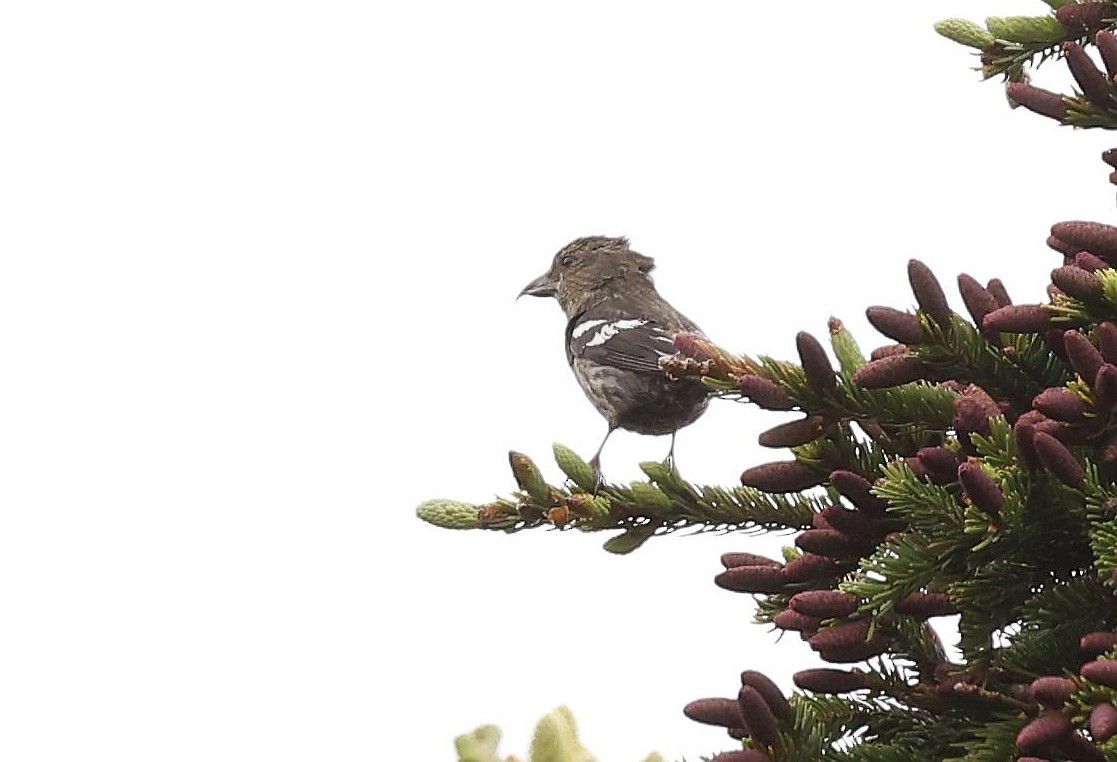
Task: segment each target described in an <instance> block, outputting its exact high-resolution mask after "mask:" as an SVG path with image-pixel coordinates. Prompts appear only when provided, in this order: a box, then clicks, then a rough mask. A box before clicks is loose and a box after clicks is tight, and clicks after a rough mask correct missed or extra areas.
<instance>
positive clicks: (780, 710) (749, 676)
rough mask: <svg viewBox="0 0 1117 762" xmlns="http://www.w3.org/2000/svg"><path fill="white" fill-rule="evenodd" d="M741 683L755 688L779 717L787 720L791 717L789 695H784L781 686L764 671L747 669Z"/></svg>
mask: <svg viewBox="0 0 1117 762" xmlns="http://www.w3.org/2000/svg"><path fill="white" fill-rule="evenodd" d="M741 685H742V686H746V685H747V686H749V687H752V688H755V689H756V692H757V693H759V694H760V695H761V697H762V698H763V699H764V703H766V704H767V705H768V708H769V709H771V710H772V714H774V715H775V716H776V718H777V719H780V720H786V719H787V718H789V717H791V704H789V703H788V701H787V696H784V695H783V691H781V690H780V688H779V686H778V685H776V684H775V683H774V682H773V681H772V678H770V677H768V676H767V675H766V674H764V673H763V672H757V671H756V670H755V669H746V670H745V671H744V672H742V673H741Z"/></svg>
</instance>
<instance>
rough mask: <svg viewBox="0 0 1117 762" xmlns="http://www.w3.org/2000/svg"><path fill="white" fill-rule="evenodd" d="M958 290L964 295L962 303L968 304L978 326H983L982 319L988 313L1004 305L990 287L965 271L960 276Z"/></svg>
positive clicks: (967, 308) (968, 310)
mask: <svg viewBox="0 0 1117 762" xmlns="http://www.w3.org/2000/svg"><path fill="white" fill-rule="evenodd" d="M958 292H959V293H960V294H961V295H962V303H963V304H965V305H966V311H967V312H969V313H970V317H972V318H973V322H974V325H976V326H981V321H982V320H984V319H985V316H986V315H988V314H989V313H990V312H992V311H993V310H996V309H998V308H1000V307H1001V306H1002V305H1001V304H1000V303H998V302H997V298H996V297H995V296H993V294H992V293H990V292H989V289H987V288H985V286H983V285H981V284H980V283H978V282H977V280H976V279H975V278H972V277H970V276H969V275H966V274H965V273H962V274H961V275H959V276H958Z"/></svg>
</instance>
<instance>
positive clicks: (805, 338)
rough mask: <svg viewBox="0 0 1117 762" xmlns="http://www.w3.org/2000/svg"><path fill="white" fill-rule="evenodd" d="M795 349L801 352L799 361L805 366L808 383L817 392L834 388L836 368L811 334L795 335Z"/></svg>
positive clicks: (800, 333) (804, 370)
mask: <svg viewBox="0 0 1117 762" xmlns="http://www.w3.org/2000/svg"><path fill="white" fill-rule="evenodd" d="M795 348H796V350H797V351H798V352H799V361H800V363H802V365H803V373H804V374H806V376H807V383H808V384H810V385H811V388H812V389H814V390H815V391H816V392H826V391H829V390H831V389H833V388H834V384H835V383H836V380H835V378H834V366H833V365H831V364H830V358H829V357H827V356H826V350H825V349H823V348H822V344H820V343H819V341H818V339H816V338H815V337H814V336H812V335H811V334H809V333H807V332H806V331H800V332H799V333H797V334H795Z"/></svg>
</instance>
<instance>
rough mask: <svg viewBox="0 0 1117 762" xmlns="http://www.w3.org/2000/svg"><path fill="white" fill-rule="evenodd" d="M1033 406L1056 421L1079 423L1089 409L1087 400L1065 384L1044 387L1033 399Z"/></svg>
mask: <svg viewBox="0 0 1117 762" xmlns="http://www.w3.org/2000/svg"><path fill="white" fill-rule="evenodd" d="M1032 407H1034V408H1035V409H1036V410H1038V411H1039V412H1041V413H1043V414H1044V415H1046V416H1047V417H1048V418H1052V419H1054V420H1056V421H1066V422H1067V423H1078V422H1079V421H1081V420H1082V419H1083V418H1084V417H1085V416H1086V413H1087V412H1088V411H1089V409H1090V408H1089V405H1087V404H1086V400H1084V399H1082V398H1081V397H1079V396H1078V395H1077V394H1075V393H1074V392H1072V391H1071V390H1070V389H1067V388H1066V387H1064V386H1052V387H1049V388H1047V389H1044V390H1043V391H1042V392H1040V393H1039V394H1037V395H1036V396H1035V399H1033V400H1032Z"/></svg>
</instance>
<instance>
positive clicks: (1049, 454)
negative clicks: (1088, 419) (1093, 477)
mask: <svg viewBox="0 0 1117 762" xmlns="http://www.w3.org/2000/svg"><path fill="white" fill-rule="evenodd" d="M1032 446H1033V447H1035V450H1036V455H1037V456H1039V462H1040V463H1041V464H1042V465H1043V467H1044V468H1046V469H1047V470H1048V471H1050V472H1051V473H1052V474H1054V476H1055V478H1056V479H1058V480H1059V481H1061V482H1062V483H1063V484H1067V485H1069V486H1071V487H1081V486H1082V484H1083V482H1085V481H1086V469H1084V468H1083V467H1082V464H1081V463H1079V462H1078V458H1076V457H1074V454H1073V453H1071V451H1070V450H1068V449H1067V447H1066V445H1064V444H1063V443H1062V442H1060V441H1059V440H1058V439H1056V438H1055V437H1053V436H1051V435H1050V434H1046V433H1044V432H1042V431H1037V432H1036V434H1035V436H1034V437H1033V438H1032Z"/></svg>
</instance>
